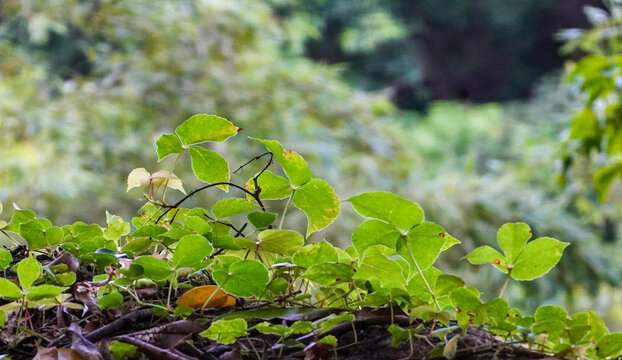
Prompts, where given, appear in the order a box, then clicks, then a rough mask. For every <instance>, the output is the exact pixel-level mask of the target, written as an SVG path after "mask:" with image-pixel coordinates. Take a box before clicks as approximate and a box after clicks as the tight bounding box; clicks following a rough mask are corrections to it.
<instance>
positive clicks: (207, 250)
mask: <svg viewBox="0 0 622 360" xmlns="http://www.w3.org/2000/svg"><path fill="white" fill-rule="evenodd" d="M213 250H214V248H213V247H212V245H211V244H210V243H209V241H207V239H206V238H205V237H203V236H201V235H196V234H192V235H186V236H184V237H182V238H181V239H179V242H178V243H177V247H176V248H175V251H174V252H173V267H174V268H175V269H179V268H182V267H191V268H193V269H195V270H198V269H199V267H200V265H201V262H202V261H203V259H205V258H206V257H208V256H209V255H210V254H211V253H212V251H213Z"/></svg>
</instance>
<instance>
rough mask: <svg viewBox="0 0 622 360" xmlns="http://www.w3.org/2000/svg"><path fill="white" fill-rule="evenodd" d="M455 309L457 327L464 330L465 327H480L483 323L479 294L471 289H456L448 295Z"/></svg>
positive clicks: (482, 310)
mask: <svg viewBox="0 0 622 360" xmlns="http://www.w3.org/2000/svg"><path fill="white" fill-rule="evenodd" d="M449 297H450V299H451V302H452V304H453V305H454V307H455V308H456V320H458V325H460V327H461V328H462V329H463V331H464V330H465V329H466V326H467V325H480V324H483V323H484V321H485V317H484V308H483V304H482V302H481V301H480V300H479V292H477V291H476V290H474V289H472V288H457V289H455V290H453V291H452V292H451V294H450V295H449Z"/></svg>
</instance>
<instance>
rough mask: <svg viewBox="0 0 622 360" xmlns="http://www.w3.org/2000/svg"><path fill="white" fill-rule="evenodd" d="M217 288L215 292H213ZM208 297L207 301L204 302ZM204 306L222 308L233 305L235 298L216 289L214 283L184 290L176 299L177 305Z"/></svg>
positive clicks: (197, 307) (196, 307)
mask: <svg viewBox="0 0 622 360" xmlns="http://www.w3.org/2000/svg"><path fill="white" fill-rule="evenodd" d="M216 290H218V291H217V292H216V293H215V294H214V292H215V291H216ZM208 299H209V302H208V303H207V304H205V302H206V301H207V300H208ZM203 304H205V307H212V308H224V307H229V306H233V305H235V298H233V297H232V296H229V295H227V293H226V292H224V291H222V290H221V289H218V286H216V285H204V286H199V287H195V288H193V289H191V290H189V291H186V292H185V293H184V294H183V295H181V296H180V297H179V299H178V300H177V306H187V307H191V308H194V309H200V308H202V307H203Z"/></svg>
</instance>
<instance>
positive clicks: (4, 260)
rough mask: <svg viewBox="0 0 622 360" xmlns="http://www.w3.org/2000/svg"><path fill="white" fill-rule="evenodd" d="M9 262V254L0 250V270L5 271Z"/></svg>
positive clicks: (10, 257) (11, 257)
mask: <svg viewBox="0 0 622 360" xmlns="http://www.w3.org/2000/svg"><path fill="white" fill-rule="evenodd" d="M11 261H13V256H11V253H10V252H8V251H6V250H3V249H0V270H3V269H6V268H7V266H9V265H11Z"/></svg>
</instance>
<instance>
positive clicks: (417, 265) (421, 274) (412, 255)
mask: <svg viewBox="0 0 622 360" xmlns="http://www.w3.org/2000/svg"><path fill="white" fill-rule="evenodd" d="M402 241H404V246H406V250H408V254H409V255H410V258H411V259H412V261H413V263H414V264H415V267H416V268H417V271H418V272H419V275H420V276H421V280H423V283H424V284H425V286H426V287H427V288H428V292H429V293H430V295H431V296H432V299H433V300H434V303H435V304H436V307H437V308H438V310H439V311H440V310H441V305H439V303H438V300H436V296H434V291H432V288H431V287H430V284H429V283H428V281H427V280H426V279H425V276H423V271H421V268H420V267H419V264H418V263H417V260H416V259H415V255H414V254H413V252H412V250H410V246H409V245H408V242H407V241H406V236H404V235H402Z"/></svg>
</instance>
